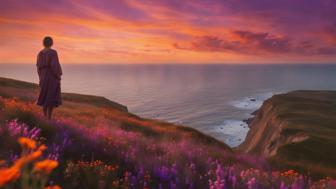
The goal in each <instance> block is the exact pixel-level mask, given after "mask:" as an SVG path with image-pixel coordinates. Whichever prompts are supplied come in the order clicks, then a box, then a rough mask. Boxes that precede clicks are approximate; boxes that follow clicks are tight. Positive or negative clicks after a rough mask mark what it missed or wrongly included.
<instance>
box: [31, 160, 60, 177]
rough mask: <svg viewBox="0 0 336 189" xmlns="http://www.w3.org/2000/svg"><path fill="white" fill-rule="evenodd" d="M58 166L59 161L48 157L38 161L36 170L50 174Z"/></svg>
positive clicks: (35, 166)
mask: <svg viewBox="0 0 336 189" xmlns="http://www.w3.org/2000/svg"><path fill="white" fill-rule="evenodd" d="M57 166H58V162H57V161H54V160H49V159H46V160H43V161H39V162H36V163H35V165H34V171H36V172H42V173H45V174H49V173H50V172H51V171H52V170H53V169H55V168H56V167H57Z"/></svg>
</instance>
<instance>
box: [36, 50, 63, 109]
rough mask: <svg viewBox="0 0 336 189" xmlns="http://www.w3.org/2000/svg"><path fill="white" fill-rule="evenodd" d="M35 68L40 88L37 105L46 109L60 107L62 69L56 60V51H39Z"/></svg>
mask: <svg viewBox="0 0 336 189" xmlns="http://www.w3.org/2000/svg"><path fill="white" fill-rule="evenodd" d="M36 67H37V72H38V75H39V86H40V94H39V97H38V100H37V105H40V106H47V107H57V106H59V105H61V104H62V99H61V75H62V68H61V65H60V63H59V60H58V55H57V51H55V50H53V49H44V50H42V51H40V52H39V54H38V55H37V63H36Z"/></svg>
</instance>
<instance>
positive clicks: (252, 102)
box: [232, 92, 275, 110]
mask: <svg viewBox="0 0 336 189" xmlns="http://www.w3.org/2000/svg"><path fill="white" fill-rule="evenodd" d="M274 94H275V93H273V92H268V93H264V94H260V95H256V96H249V97H244V98H243V99H240V100H236V101H233V102H232V106H234V107H236V108H238V109H243V110H257V109H258V108H260V106H261V105H262V104H263V102H264V101H265V100H266V99H268V98H270V97H271V96H273V95H274Z"/></svg>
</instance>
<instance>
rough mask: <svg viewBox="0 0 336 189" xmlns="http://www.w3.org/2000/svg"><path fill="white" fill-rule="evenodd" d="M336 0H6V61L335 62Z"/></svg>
mask: <svg viewBox="0 0 336 189" xmlns="http://www.w3.org/2000/svg"><path fill="white" fill-rule="evenodd" d="M335 18H336V1H335V0H123V1H121V0H120V1H119V0H101V1H100V0H91V1H90V0H71V1H70V0H69V1H65V0H57V1H55V0H43V1H38V0H21V1H19V0H0V63H35V62H36V56H37V53H38V52H39V51H40V50H41V49H42V48H43V46H42V39H43V37H44V36H51V37H52V38H53V39H54V46H53V48H54V49H56V50H57V52H58V55H59V58H60V61H61V63H122V64H132V63H153V64H159V63H165V64H166V63H175V64H185V63H230V64H240V63H244V64H245V63H265V64H272V63H336V19H335Z"/></svg>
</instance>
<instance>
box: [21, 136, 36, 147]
mask: <svg viewBox="0 0 336 189" xmlns="http://www.w3.org/2000/svg"><path fill="white" fill-rule="evenodd" d="M18 141H19V143H20V144H21V146H22V147H23V148H28V149H35V148H36V142H35V141H34V140H32V139H30V138H26V137H20V138H19V140H18Z"/></svg>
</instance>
